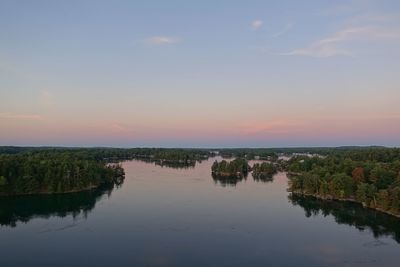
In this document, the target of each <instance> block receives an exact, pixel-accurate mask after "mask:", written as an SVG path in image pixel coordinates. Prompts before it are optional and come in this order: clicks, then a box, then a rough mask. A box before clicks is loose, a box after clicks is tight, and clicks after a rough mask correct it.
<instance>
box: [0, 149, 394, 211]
mask: <svg viewBox="0 0 400 267" xmlns="http://www.w3.org/2000/svg"><path fill="white" fill-rule="evenodd" d="M218 154H219V155H221V156H223V155H225V156H228V155H230V156H234V157H235V159H234V160H232V161H226V160H222V161H220V162H217V161H215V162H214V164H213V165H212V167H211V172H212V176H213V178H214V180H223V179H225V180H229V183H231V184H234V183H236V182H237V181H236V180H240V179H243V178H245V177H246V176H247V174H248V173H250V172H252V176H253V177H254V179H266V178H268V177H270V176H272V175H273V174H275V173H276V172H277V171H285V172H287V173H288V176H289V185H288V186H289V188H288V191H290V192H292V193H293V194H300V195H308V196H314V197H317V198H320V199H334V200H342V201H352V202H357V203H361V204H362V205H363V206H364V207H368V208H372V209H375V210H379V211H383V212H385V213H388V214H392V215H395V216H400V149H398V148H383V147H344V148H310V149H309V150H307V149H306V148H293V149H289V148H288V149H221V150H220V151H217V150H211V149H167V148H129V149H123V148H51V147H42V148H30V147H0V195H25V194H54V193H67V192H78V191H84V190H89V189H93V188H97V187H99V186H101V185H114V184H117V185H118V184H121V183H122V181H123V179H124V170H123V168H122V167H121V165H120V164H119V162H120V161H123V160H129V159H138V160H145V161H149V162H154V163H155V164H158V165H161V166H166V167H178V168H189V167H194V166H195V163H196V162H199V161H202V160H204V159H208V158H209V157H213V156H215V155H218ZM282 155H284V156H288V157H289V158H288V160H286V159H285V160H283V159H281V157H282ZM254 158H258V159H260V158H262V159H264V160H265V159H268V161H264V162H260V163H255V164H254V165H253V166H250V165H249V164H248V159H254ZM228 178H229V179H228ZM234 180H235V181H234Z"/></svg>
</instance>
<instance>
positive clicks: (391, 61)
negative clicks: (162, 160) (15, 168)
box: [0, 0, 400, 147]
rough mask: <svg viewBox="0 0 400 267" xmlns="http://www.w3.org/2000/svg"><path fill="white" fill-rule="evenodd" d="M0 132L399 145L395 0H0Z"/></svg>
mask: <svg viewBox="0 0 400 267" xmlns="http://www.w3.org/2000/svg"><path fill="white" fill-rule="evenodd" d="M0 145H34V146H43V145H49V146H53V145H57V146H115V147H137V146H146V147H294V146H341V145H385V146H400V1H397V0H392V1H390V0H348V1H344V0H337V1H328V0H315V1H311V0H304V1H295V0H293V1H288V0H283V1H278V0H277V1H272V0H271V1H256V0H253V1H250V0H249V1H222V0H213V1H209V0H202V1H184V0H182V1H177V0H171V1H162V0H160V1H152V0H146V1H118V0H117V1H101V0H96V1H89V0H79V1H73V0H72V1H57V0H56V1H50V0H49V1H41V0H38V1H28V0H26V1H22V0H10V1H9V0H0Z"/></svg>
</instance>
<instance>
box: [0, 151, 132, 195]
mask: <svg viewBox="0 0 400 267" xmlns="http://www.w3.org/2000/svg"><path fill="white" fill-rule="evenodd" d="M123 178H124V170H123V169H122V167H121V166H120V165H118V164H107V163H106V162H105V161H100V160H95V159H93V157H91V156H90V155H85V154H84V153H81V152H76V151H68V152H67V151H52V150H44V151H38V152H28V153H20V154H12V155H7V154H3V155H0V195H19V194H37V193H64V192H74V191H81V190H86V189H91V188H95V187H98V186H100V185H103V184H120V183H121V182H122V180H123Z"/></svg>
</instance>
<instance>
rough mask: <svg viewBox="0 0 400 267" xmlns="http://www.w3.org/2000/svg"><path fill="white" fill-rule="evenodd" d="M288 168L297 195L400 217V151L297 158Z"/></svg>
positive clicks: (380, 150) (292, 187) (290, 185)
mask: <svg viewBox="0 0 400 267" xmlns="http://www.w3.org/2000/svg"><path fill="white" fill-rule="evenodd" d="M286 168H287V171H289V173H291V174H292V175H290V178H289V179H290V180H289V181H290V183H289V191H291V192H292V193H293V194H299V195H308V196H314V197H317V198H320V199H333V200H341V201H352V202H357V203H360V204H362V205H363V206H364V207H367V208H371V209H375V210H379V211H382V212H385V213H388V214H391V215H394V216H397V217H400V149H397V148H379V149H369V150H360V151H346V152H336V153H333V154H330V155H327V156H325V157H321V156H319V157H318V156H316V157H307V156H296V157H293V158H292V159H290V160H289V162H288V163H287V166H286Z"/></svg>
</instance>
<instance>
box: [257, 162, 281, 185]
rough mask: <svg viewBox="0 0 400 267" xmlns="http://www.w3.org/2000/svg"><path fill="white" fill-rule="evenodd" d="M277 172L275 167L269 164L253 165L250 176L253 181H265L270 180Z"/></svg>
mask: <svg viewBox="0 0 400 267" xmlns="http://www.w3.org/2000/svg"><path fill="white" fill-rule="evenodd" d="M277 171H278V169H277V167H276V166H275V165H274V164H273V163H270V162H263V163H255V164H254V165H253V168H252V173H251V175H252V176H253V178H254V180H257V181H266V180H272V176H273V175H274V174H276V173H277Z"/></svg>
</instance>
